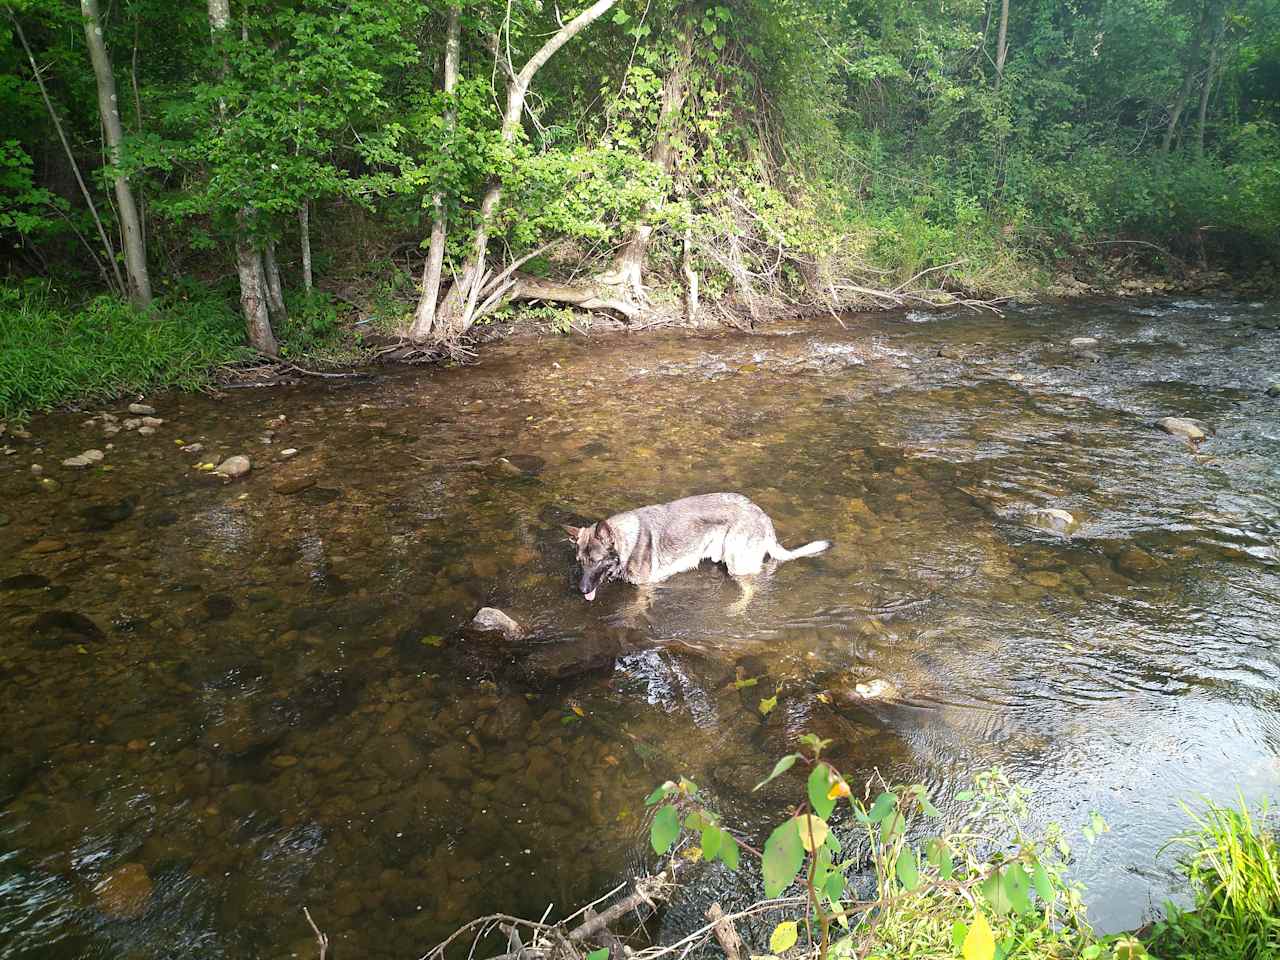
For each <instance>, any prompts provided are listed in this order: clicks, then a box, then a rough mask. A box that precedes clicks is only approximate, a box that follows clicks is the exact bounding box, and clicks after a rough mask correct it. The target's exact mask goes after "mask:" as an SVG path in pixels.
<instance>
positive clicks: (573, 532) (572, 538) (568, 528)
mask: <svg viewBox="0 0 1280 960" xmlns="http://www.w3.org/2000/svg"><path fill="white" fill-rule="evenodd" d="M560 526H561V527H562V528H563V530H564V532H565V533H567V534H568V535H569V542H570V543H577V542H578V539H579V537H581V535H582V527H575V526H572V525H571V524H568V523H562V524H560Z"/></svg>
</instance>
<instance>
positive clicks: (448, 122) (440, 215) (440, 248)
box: [409, 4, 462, 343]
mask: <svg viewBox="0 0 1280 960" xmlns="http://www.w3.org/2000/svg"><path fill="white" fill-rule="evenodd" d="M461 20H462V10H461V8H460V7H458V6H457V5H456V4H455V5H453V6H450V7H449V28H448V33H447V34H446V37H445V45H444V95H445V98H446V100H447V99H448V98H449V97H451V96H452V95H453V91H454V88H455V87H457V85H458V61H459V59H460V58H459V52H460V50H461V48H462V26H461ZM453 124H454V111H453V107H452V106H450V107H449V108H448V109H447V110H446V112H445V116H444V127H445V136H446V137H448V136H449V135H450V134H451V133H452V132H453ZM431 211H432V212H431V243H430V246H429V247H428V248H427V262H426V264H424V266H423V268H422V297H421V299H420V300H419V301H418V309H417V310H416V311H414V315H413V324H412V326H411V327H410V328H409V339H410V340H413V341H414V342H415V343H421V342H423V341H425V340H429V339H430V338H431V337H432V336H433V335H434V327H435V323H436V303H437V302H438V301H439V299H440V274H441V271H442V270H443V269H444V244H445V238H446V235H447V229H448V225H447V222H446V219H445V217H446V214H445V208H444V194H442V193H441V192H440V191H436V193H435V195H434V196H432V198H431Z"/></svg>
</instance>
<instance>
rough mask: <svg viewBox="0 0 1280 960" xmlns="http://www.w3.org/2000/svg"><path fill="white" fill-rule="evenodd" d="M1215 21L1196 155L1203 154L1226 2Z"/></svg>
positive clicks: (1219, 8)
mask: <svg viewBox="0 0 1280 960" xmlns="http://www.w3.org/2000/svg"><path fill="white" fill-rule="evenodd" d="M1216 12H1217V22H1216V23H1214V26H1213V39H1212V40H1210V41H1209V64H1208V66H1207V67H1206V68H1205V72H1204V83H1203V84H1202V85H1201V86H1200V112H1199V116H1198V117H1197V120H1196V156H1197V157H1203V156H1204V128H1205V124H1206V122H1207V121H1208V119H1209V96H1210V94H1211V93H1212V92H1213V78H1214V74H1216V73H1217V71H1218V49H1219V47H1220V46H1221V45H1222V34H1223V31H1224V29H1225V27H1226V21H1227V8H1226V4H1221V3H1220V4H1218V9H1217V11H1216Z"/></svg>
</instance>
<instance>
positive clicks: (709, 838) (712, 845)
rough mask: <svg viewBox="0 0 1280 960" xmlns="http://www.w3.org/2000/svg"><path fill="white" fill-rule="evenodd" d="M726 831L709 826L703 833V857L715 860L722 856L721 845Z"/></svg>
mask: <svg viewBox="0 0 1280 960" xmlns="http://www.w3.org/2000/svg"><path fill="white" fill-rule="evenodd" d="M723 837H724V831H722V830H721V829H720V828H719V827H716V826H708V827H707V828H706V829H705V830H703V831H702V841H701V846H702V856H703V858H704V859H707V860H714V859H715V858H716V857H717V856H719V854H720V844H721V843H723Z"/></svg>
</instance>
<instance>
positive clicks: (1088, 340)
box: [1068, 337, 1098, 350]
mask: <svg viewBox="0 0 1280 960" xmlns="http://www.w3.org/2000/svg"><path fill="white" fill-rule="evenodd" d="M1068 345H1069V346H1070V347H1071V348H1072V349H1074V350H1087V349H1088V348H1089V347H1096V346H1097V345H1098V338H1097V337H1072V338H1071V340H1070V341H1069V343H1068Z"/></svg>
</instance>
